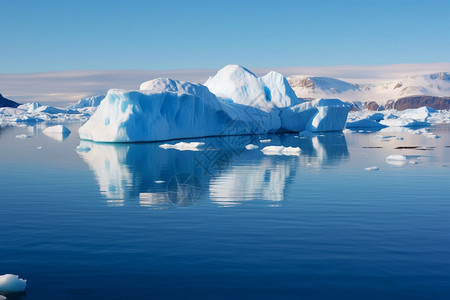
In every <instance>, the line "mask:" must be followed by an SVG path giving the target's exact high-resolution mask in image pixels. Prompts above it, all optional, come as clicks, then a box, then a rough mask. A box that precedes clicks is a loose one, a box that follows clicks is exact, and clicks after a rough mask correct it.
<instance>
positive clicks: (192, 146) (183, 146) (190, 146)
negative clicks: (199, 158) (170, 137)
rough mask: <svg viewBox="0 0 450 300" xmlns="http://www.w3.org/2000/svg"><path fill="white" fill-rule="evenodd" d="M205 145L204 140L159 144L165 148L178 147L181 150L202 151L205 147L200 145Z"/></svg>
mask: <svg viewBox="0 0 450 300" xmlns="http://www.w3.org/2000/svg"><path fill="white" fill-rule="evenodd" d="M204 145H205V143H202V142H190V143H185V142H179V143H176V144H162V145H159V147H160V148H163V149H176V150H179V151H201V150H203V149H201V148H200V147H201V146H204Z"/></svg>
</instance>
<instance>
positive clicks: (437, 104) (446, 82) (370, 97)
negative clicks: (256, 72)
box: [287, 72, 450, 110]
mask: <svg viewBox="0 0 450 300" xmlns="http://www.w3.org/2000/svg"><path fill="white" fill-rule="evenodd" d="M287 79H288V82H289V84H290V85H291V86H292V88H293V89H294V91H295V93H296V94H297V97H299V98H303V99H309V98H338V99H341V100H343V101H346V102H350V103H353V104H354V105H355V108H367V109H370V110H378V109H383V108H385V109H389V108H395V109H398V110H403V109H408V108H418V107H421V106H429V107H431V108H434V109H450V73H446V72H440V73H432V74H426V75H418V76H410V77H406V78H400V79H398V80H394V81H390V82H381V83H350V82H346V81H342V80H339V79H335V78H330V77H307V76H300V75H294V76H290V77H288V78H287Z"/></svg>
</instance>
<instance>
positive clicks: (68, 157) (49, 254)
mask: <svg viewBox="0 0 450 300" xmlns="http://www.w3.org/2000/svg"><path fill="white" fill-rule="evenodd" d="M69 128H70V129H71V130H72V134H71V135H69V136H65V137H62V136H47V135H44V134H43V133H42V130H41V127H39V126H37V127H36V126H30V127H26V126H25V127H8V128H2V129H1V131H0V170H1V172H0V190H1V194H0V220H1V224H2V229H3V230H2V231H1V232H0V241H1V246H0V274H4V273H13V274H19V275H20V276H21V277H23V278H26V279H28V287H27V294H26V295H20V296H21V297H26V299H151V298H152V299H249V298H259V299H379V298H382V297H383V298H387V299H400V298H403V299H430V298H434V299H444V298H448V297H450V284H449V279H450V234H449V232H450V197H449V193H448V187H449V184H450V180H449V179H450V177H449V175H450V148H449V147H448V146H450V131H449V127H438V128H434V127H432V128H429V129H428V130H429V131H431V132H433V133H435V134H437V135H438V136H440V138H439V139H432V138H429V137H427V136H426V135H423V134H422V135H417V134H414V133H417V132H413V131H411V130H410V131H408V130H403V131H398V130H396V131H394V132H392V131H391V132H389V131H384V132H374V133H366V132H361V133H358V132H355V133H349V134H345V135H343V134H341V133H327V134H320V135H316V136H312V137H308V138H303V137H298V135H296V134H284V135H263V136H234V137H222V138H207V139H193V140H190V141H202V142H204V143H205V144H206V146H207V150H205V151H196V152H193V151H177V150H174V149H169V150H164V149H162V148H160V147H159V145H160V143H139V144H116V145H112V144H101V143H91V142H86V141H80V140H79V139H78V136H77V134H76V130H77V128H78V126H77V125H71V126H69ZM20 134H25V135H27V136H29V137H28V138H26V139H19V138H16V136H17V135H20ZM380 136H383V137H380ZM387 136H391V137H387ZM386 137H387V138H386ZM402 138H403V139H402ZM262 139H271V141H270V142H269V143H260V142H259V141H260V140H262ZM250 143H252V144H256V145H258V146H260V147H264V146H267V145H283V146H293V147H300V148H301V150H302V153H301V155H300V156H267V155H263V153H262V152H261V151H260V149H257V150H251V151H249V150H246V149H245V145H247V144H250ZM399 146H401V147H402V146H418V147H419V148H415V149H395V148H396V147H399ZM41 147H42V148H41ZM374 147H376V148H374ZM426 147H434V148H426ZM77 148H78V150H77ZM390 154H403V155H405V156H406V157H407V161H406V162H390V163H388V162H386V161H385V158H386V157H387V156H388V155H390ZM371 166H377V167H378V168H379V170H378V171H366V170H364V168H366V167H371ZM8 299H13V297H11V296H8Z"/></svg>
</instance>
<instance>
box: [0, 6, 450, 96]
mask: <svg viewBox="0 0 450 300" xmlns="http://www.w3.org/2000/svg"><path fill="white" fill-rule="evenodd" d="M449 12H450V1H448V0H445V1H438V0H428V1H423V0H418V1H415V0H392V1H382V0H378V1H372V0H365V1H362V0H360V1H353V0H342V1H328V0H322V1H320V0H318V1H313V0H307V1H299V0H297V1H287V0H278V1H273V0H272V1H265V0H259V1H243V0H240V1H234V0H227V1H213V0H212V1H195V0H191V1H178V0H172V1H138V0H127V1H114V0H109V1H103V0H98V1H94V0H88V1H85V0H78V1H61V0H57V1H55V0H39V1H34V0H0V41H1V46H0V74H12V73H36V72H49V71H67V70H180V69H219V68H221V67H223V66H224V65H227V64H230V63H234V64H240V65H243V66H246V67H249V68H258V67H259V68H269V67H272V68H280V67H289V66H338V65H387V64H405V63H408V64H409V63H442V62H450V59H449V56H450V31H449V28H450V18H449V17H448V14H449ZM0 88H1V87H0Z"/></svg>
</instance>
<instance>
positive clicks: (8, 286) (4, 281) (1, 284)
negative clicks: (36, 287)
mask: <svg viewBox="0 0 450 300" xmlns="http://www.w3.org/2000/svg"><path fill="white" fill-rule="evenodd" d="M26 286H27V281H26V280H24V279H21V278H19V276H17V275H13V274H5V275H1V276H0V292H2V293H21V292H24V291H25V288H26Z"/></svg>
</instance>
